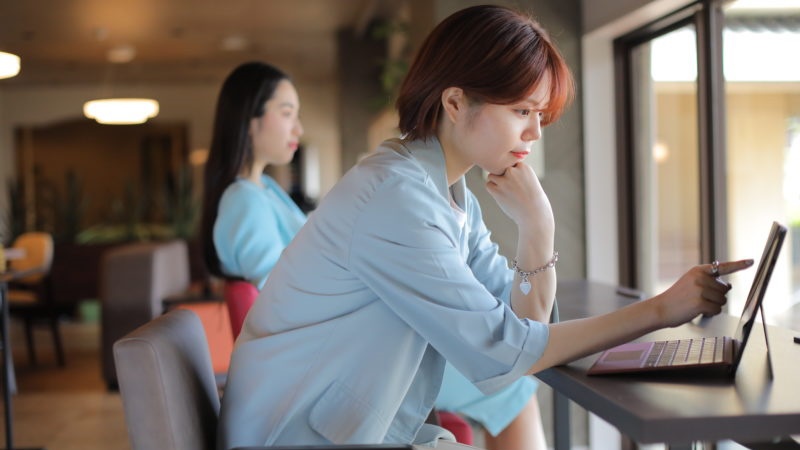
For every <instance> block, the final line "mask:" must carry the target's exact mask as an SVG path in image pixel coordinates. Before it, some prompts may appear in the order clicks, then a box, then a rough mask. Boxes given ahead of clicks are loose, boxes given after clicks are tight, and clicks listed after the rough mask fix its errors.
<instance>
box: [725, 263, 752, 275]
mask: <svg viewBox="0 0 800 450" xmlns="http://www.w3.org/2000/svg"><path fill="white" fill-rule="evenodd" d="M753 262H754V261H753V260H752V259H740V260H738V261H726V262H721V263H719V274H720V275H728V274H731V273H734V272H738V271H740V270H742V269H747V268H748V267H750V266H752V265H753Z"/></svg>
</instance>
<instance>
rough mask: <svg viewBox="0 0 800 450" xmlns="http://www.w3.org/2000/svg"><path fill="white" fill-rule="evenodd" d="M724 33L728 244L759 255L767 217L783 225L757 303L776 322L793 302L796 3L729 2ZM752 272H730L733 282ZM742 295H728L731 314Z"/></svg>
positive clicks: (798, 228) (797, 158)
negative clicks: (777, 254) (776, 256)
mask: <svg viewBox="0 0 800 450" xmlns="http://www.w3.org/2000/svg"><path fill="white" fill-rule="evenodd" d="M723 37H724V39H723V61H724V76H725V103H726V105H727V106H726V117H727V127H726V128H727V158H726V159H727V197H728V220H727V223H728V233H727V236H728V249H729V253H730V255H731V256H732V257H748V256H754V257H756V258H759V257H760V256H761V254H760V252H761V249H762V246H763V241H764V239H766V236H767V233H768V230H769V226H770V224H771V223H772V221H773V220H777V221H779V222H782V223H784V224H786V225H787V226H788V227H789V228H790V232H789V234H788V236H787V241H786V242H785V244H784V247H783V250H782V254H781V258H780V260H779V261H778V266H777V267H776V268H775V272H774V273H773V275H772V282H771V283H770V287H769V291H768V292H769V293H768V297H767V300H766V302H765V305H764V308H765V313H766V315H767V320H768V321H774V322H780V318H783V317H786V316H787V314H786V312H787V311H789V310H790V308H791V307H792V306H793V305H797V304H798V302H800V249H798V244H799V243H800V64H798V62H797V58H796V57H794V55H796V54H797V49H798V48H800V2H797V1H794V2H775V1H773V2H766V1H760V2H754V1H751V0H739V1H735V2H732V3H730V4H729V5H727V6H726V8H725V30H724V34H723ZM752 276H753V274H752V273H748V272H743V273H740V274H737V275H736V276H735V277H734V280H736V282H735V283H734V286H736V287H737V288H739V289H741V290H744V289H746V288H747V286H749V284H750V281H751V280H752ZM745 295H746V292H741V291H739V292H738V293H734V294H732V295H731V296H730V299H731V302H732V304H731V309H730V312H731V313H732V314H733V313H738V312H739V311H741V308H742V304H743V301H744V296H745ZM798 308H800V306H798ZM786 325H791V324H789V323H786Z"/></svg>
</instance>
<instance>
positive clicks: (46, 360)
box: [0, 321, 130, 450]
mask: <svg viewBox="0 0 800 450" xmlns="http://www.w3.org/2000/svg"><path fill="white" fill-rule="evenodd" d="M10 332H11V343H12V353H13V356H14V365H15V369H16V377H17V394H16V395H14V396H12V399H11V405H12V409H13V414H12V417H13V428H12V430H13V434H12V436H13V439H14V447H15V448H17V449H20V448H25V449H28V448H44V449H47V450H128V449H130V444H129V443H128V435H127V430H126V428H125V418H124V415H123V412H122V401H121V399H120V396H119V393H117V392H109V391H108V390H107V389H106V387H105V383H104V382H103V379H102V377H101V372H100V357H99V351H100V327H99V325H98V324H97V323H96V322H95V323H85V322H76V321H65V322H63V323H62V333H63V339H64V344H65V350H66V359H67V364H66V366H65V367H58V366H57V364H56V363H55V357H54V355H53V349H52V345H51V342H52V341H51V339H50V334H49V333H47V332H45V329H44V328H43V327H40V329H39V330H37V333H36V334H35V339H36V344H37V345H36V349H37V354H38V355H37V356H38V360H39V361H38V362H39V363H38V365H37V366H35V367H33V366H31V365H30V363H29V362H28V359H27V353H26V349H25V345H24V338H23V334H22V327H21V326H20V325H19V324H18V323H15V322H12V324H11V328H10ZM2 439H3V440H2V442H0V447H5V429H4V427H3V430H2Z"/></svg>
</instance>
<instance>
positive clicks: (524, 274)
mask: <svg viewBox="0 0 800 450" xmlns="http://www.w3.org/2000/svg"><path fill="white" fill-rule="evenodd" d="M556 261H558V252H553V257H552V258H550V261H547V263H546V264H545V265H543V266H541V267H537V268H535V269H533V270H531V271H525V270H522V269H520V268H519V266H518V265H517V260H516V259H515V260H514V265H513V266H512V267H511V268H512V269H514V272H516V273H518V274H519V276H520V277H521V278H522V281H520V283H519V290H520V291H522V293H523V294H525V295H528V293H530V292H531V282H530V280H529V279H528V277H532V276H534V275H536V274H537V273H539V272H544V271H545V270H547V269H551V268H553V267H555V265H556Z"/></svg>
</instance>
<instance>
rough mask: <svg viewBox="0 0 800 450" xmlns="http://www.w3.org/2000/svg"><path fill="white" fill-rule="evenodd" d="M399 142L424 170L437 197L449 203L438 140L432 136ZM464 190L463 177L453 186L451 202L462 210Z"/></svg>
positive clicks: (440, 147)
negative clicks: (434, 188) (439, 196)
mask: <svg viewBox="0 0 800 450" xmlns="http://www.w3.org/2000/svg"><path fill="white" fill-rule="evenodd" d="M400 142H401V144H402V145H403V146H404V147H405V148H406V149H407V150H408V152H409V153H410V154H411V155H412V156H413V158H414V159H415V160H416V161H417V162H418V163H419V165H420V166H422V168H423V169H425V172H427V174H428V177H429V178H430V179H431V181H433V184H434V185H435V186H436V190H437V191H438V192H439V195H441V196H442V198H444V199H445V200H446V201H447V202H448V203H449V201H450V194H449V192H448V190H449V186H448V185H447V168H446V166H445V161H444V150H443V149H442V145H441V144H440V143H439V139H437V138H436V137H435V136H434V137H431V138H429V139H427V140H421V139H417V140H414V141H400ZM466 190H467V184H466V181H465V180H464V177H461V178H459V179H458V181H456V182H455V183H454V184H453V187H452V192H453V200H455V202H456V204H457V205H458V206H460V207H461V208H462V209H463V208H464V206H465V205H466V203H465V195H466Z"/></svg>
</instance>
